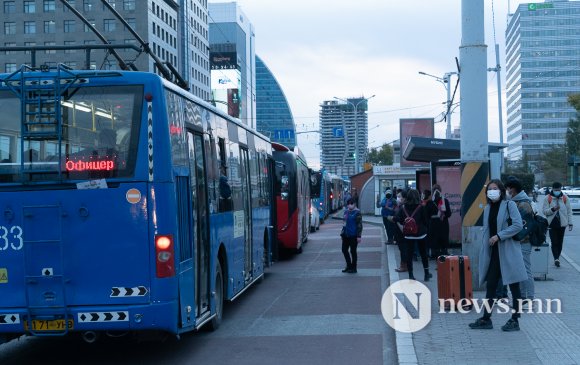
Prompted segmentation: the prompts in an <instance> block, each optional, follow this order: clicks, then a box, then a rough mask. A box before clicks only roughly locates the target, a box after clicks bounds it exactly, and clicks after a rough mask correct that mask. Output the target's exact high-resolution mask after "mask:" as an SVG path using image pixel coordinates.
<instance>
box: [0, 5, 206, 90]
mask: <svg viewBox="0 0 580 365" xmlns="http://www.w3.org/2000/svg"><path fill="white" fill-rule="evenodd" d="M68 3H69V4H70V5H71V6H72V7H73V8H74V9H76V10H77V11H78V12H79V13H81V15H82V16H83V17H84V18H85V19H86V20H87V21H88V23H89V24H90V25H91V26H93V27H94V28H96V30H97V31H98V32H99V33H101V34H102V35H103V36H104V37H105V39H106V40H107V41H108V42H109V43H111V44H119V45H123V44H132V45H135V46H138V47H140V44H139V42H138V41H137V40H136V39H135V37H134V36H133V35H132V34H131V33H130V32H129V30H128V28H127V27H126V26H124V25H123V24H122V23H121V21H119V20H118V19H117V18H116V17H115V16H114V15H113V13H112V12H111V11H110V10H109V9H107V7H106V6H105V5H104V4H103V3H102V2H101V1H100V0H68ZM108 3H109V4H110V5H111V6H112V7H113V8H114V9H115V10H116V11H117V12H118V13H120V14H121V15H122V17H123V18H124V19H125V21H126V22H127V23H128V25H129V26H130V27H131V28H132V29H134V30H135V32H136V33H137V34H138V35H139V36H140V38H142V39H143V40H144V41H145V42H147V43H148V44H149V46H150V48H151V50H152V51H153V52H154V53H155V54H156V55H157V57H159V59H161V61H163V62H168V63H170V64H171V65H173V66H174V67H175V68H176V69H177V70H178V71H179V72H180V74H181V75H182V77H184V79H185V80H186V81H187V82H188V83H189V86H190V88H191V91H192V92H193V93H194V94H195V95H197V96H199V97H200V98H202V99H209V97H210V79H209V48H208V47H209V42H208V23H207V0H185V1H180V2H177V1H173V0H155V1H152V0H147V1H141V0H139V1H137V0H108ZM180 5H181V6H180ZM0 13H1V14H2V27H3V29H0V46H3V47H12V46H21V47H32V46H83V45H93V44H102V43H103V41H102V40H100V39H99V38H98V37H97V35H96V34H95V33H94V32H93V31H92V30H91V29H90V28H91V27H90V26H88V25H87V24H85V23H84V22H83V21H82V20H81V18H79V17H78V16H76V15H75V14H74V12H72V11H71V10H70V9H69V8H68V7H66V6H65V5H64V4H63V3H62V2H61V1H59V0H24V1H21V0H6V1H3V2H2V8H1V9H0ZM2 53H3V54H2V60H1V61H0V62H1V64H0V71H1V72H13V71H15V70H17V69H19V68H20V66H21V65H22V64H25V63H26V64H30V63H31V53H30V52H27V53H24V52H15V51H6V52H2ZM117 53H118V54H119V56H120V58H121V59H122V60H123V61H124V62H125V63H133V64H134V65H135V66H136V68H137V69H138V70H140V71H149V72H158V73H159V71H158V70H157V67H156V66H155V64H154V61H153V59H152V58H151V57H149V56H147V55H146V54H145V53H139V52H136V51H134V50H124V49H122V50H118V51H117ZM85 58H86V56H85V52H84V51H82V50H46V51H39V52H36V65H35V66H41V65H47V66H49V67H56V65H57V64H58V63H63V64H65V65H67V66H69V67H72V68H75V69H85V68H89V69H120V67H119V62H118V61H117V59H116V58H115V57H114V56H113V55H111V54H108V53H107V52H105V51H92V53H91V61H90V64H89V65H86V62H85Z"/></svg>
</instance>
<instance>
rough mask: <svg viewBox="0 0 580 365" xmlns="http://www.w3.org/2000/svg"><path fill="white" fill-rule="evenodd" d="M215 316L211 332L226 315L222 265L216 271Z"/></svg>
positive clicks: (211, 323)
mask: <svg viewBox="0 0 580 365" xmlns="http://www.w3.org/2000/svg"><path fill="white" fill-rule="evenodd" d="M214 293H215V294H214V300H215V316H214V317H213V318H212V320H211V321H210V322H209V330H210V331H215V330H217V329H218V327H219V326H220V324H221V323H222V316H223V313H224V279H223V276H222V265H221V264H220V263H219V261H218V263H217V266H216V269H215V291H214Z"/></svg>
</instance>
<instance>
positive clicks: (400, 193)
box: [389, 189, 407, 272]
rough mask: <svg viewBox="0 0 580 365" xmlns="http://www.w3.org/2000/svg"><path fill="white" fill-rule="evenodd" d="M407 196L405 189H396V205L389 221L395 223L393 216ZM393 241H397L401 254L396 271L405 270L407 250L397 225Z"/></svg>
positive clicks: (397, 212)
mask: <svg viewBox="0 0 580 365" xmlns="http://www.w3.org/2000/svg"><path fill="white" fill-rule="evenodd" d="M406 198H407V190H402V189H397V206H396V208H395V214H394V215H392V216H390V217H389V220H390V222H391V223H393V224H394V225H396V223H395V220H394V218H395V216H396V215H397V214H399V209H401V207H402V206H403V204H405V200H406ZM395 241H396V242H397V246H398V247H399V254H400V256H401V263H400V264H399V267H397V268H395V271H396V272H406V271H407V250H406V246H405V242H404V241H405V240H404V238H403V232H401V230H400V229H399V227H397V228H396V229H395Z"/></svg>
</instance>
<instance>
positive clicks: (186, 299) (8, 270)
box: [0, 65, 273, 343]
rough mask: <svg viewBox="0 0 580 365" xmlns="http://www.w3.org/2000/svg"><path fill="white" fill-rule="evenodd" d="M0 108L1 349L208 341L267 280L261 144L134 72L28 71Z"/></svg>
mask: <svg viewBox="0 0 580 365" xmlns="http://www.w3.org/2000/svg"><path fill="white" fill-rule="evenodd" d="M0 110H2V113H1V114H0V205H1V209H2V212H3V214H2V215H0V319H1V320H0V343H1V342H2V341H8V340H10V339H12V338H16V337H18V336H20V335H22V334H27V335H35V336H61V335H66V334H79V335H81V336H82V338H83V339H84V340H85V341H87V342H94V341H95V340H96V339H97V338H98V337H99V336H101V335H107V334H108V335H115V336H118V335H119V334H137V335H139V334H145V333H147V335H148V336H149V335H151V334H152V333H155V334H161V335H162V336H167V334H170V335H174V336H179V334H181V333H184V332H188V331H192V330H197V329H199V328H201V327H202V326H204V325H207V326H209V327H210V328H212V329H215V328H217V327H218V326H219V324H220V322H221V319H222V314H223V308H224V306H223V304H224V301H225V300H234V299H235V298H236V297H238V296H239V295H240V294H242V293H243V292H244V291H245V290H246V289H247V288H248V287H250V286H251V285H252V284H253V283H255V282H257V281H258V280H260V279H261V278H262V277H263V275H264V267H265V266H266V265H268V264H269V260H270V258H271V251H272V250H271V242H272V236H273V232H272V228H271V216H270V214H271V209H270V207H271V200H272V194H271V189H272V182H271V178H272V175H271V174H272V166H273V161H272V146H271V144H270V142H269V140H268V139H267V138H266V137H264V136H263V135H261V134H259V133H257V132H256V131H254V130H252V129H250V128H248V127H247V126H245V125H243V124H242V123H240V122H239V121H238V120H237V119H233V118H231V117H229V116H228V115H226V114H224V113H222V112H220V111H218V110H217V109H216V108H214V107H212V106H211V105H209V104H208V103H206V102H204V101H202V100H200V99H198V98H196V97H195V96H193V95H192V94H191V93H189V92H187V91H185V90H183V89H181V88H179V87H177V86H175V85H174V84H172V83H170V82H168V81H166V80H162V79H161V78H160V77H159V76H157V75H156V74H153V73H144V72H126V71H87V70H84V71H74V70H71V69H69V68H67V67H65V66H61V65H59V66H58V67H57V68H56V69H51V70H48V69H46V68H44V69H43V70H41V71H39V70H36V69H31V68H29V67H27V66H23V67H22V68H21V69H20V70H18V71H16V72H13V73H11V74H0Z"/></svg>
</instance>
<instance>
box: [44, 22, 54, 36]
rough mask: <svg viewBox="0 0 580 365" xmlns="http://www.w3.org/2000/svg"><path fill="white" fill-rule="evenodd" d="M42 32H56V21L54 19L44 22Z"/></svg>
mask: <svg viewBox="0 0 580 365" xmlns="http://www.w3.org/2000/svg"><path fill="white" fill-rule="evenodd" d="M44 33H56V22H55V21H54V20H47V21H45V22H44Z"/></svg>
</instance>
